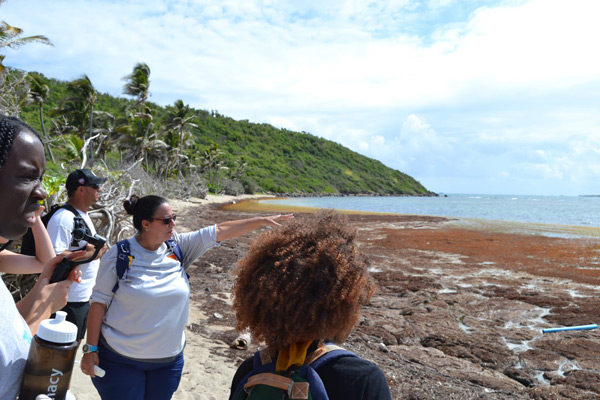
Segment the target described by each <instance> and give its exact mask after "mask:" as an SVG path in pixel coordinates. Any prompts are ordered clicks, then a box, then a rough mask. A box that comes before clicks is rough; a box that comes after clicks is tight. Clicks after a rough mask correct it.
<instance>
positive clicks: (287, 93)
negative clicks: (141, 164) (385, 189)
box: [0, 0, 600, 194]
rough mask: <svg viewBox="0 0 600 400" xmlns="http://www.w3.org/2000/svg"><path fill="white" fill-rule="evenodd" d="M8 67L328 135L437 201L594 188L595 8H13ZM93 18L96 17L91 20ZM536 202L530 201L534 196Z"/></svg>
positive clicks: (588, 4)
mask: <svg viewBox="0 0 600 400" xmlns="http://www.w3.org/2000/svg"><path fill="white" fill-rule="evenodd" d="M0 10H2V14H3V15H2V19H5V20H7V22H9V23H11V24H13V25H16V26H19V27H21V28H24V29H25V32H26V34H31V35H33V34H40V33H41V34H45V35H47V36H48V37H49V38H50V39H51V40H52V41H53V42H54V44H55V46H56V47H54V48H50V47H45V46H42V45H28V46H25V47H23V48H21V49H20V50H19V51H18V52H12V51H9V52H7V58H6V60H5V64H7V65H13V66H17V67H21V68H24V69H28V70H36V71H41V72H43V73H45V74H46V75H48V76H51V77H55V78H59V79H74V78H76V77H78V76H80V75H82V74H84V73H85V74H87V75H88V76H90V78H91V80H92V82H93V83H94V84H95V85H96V87H97V88H98V89H99V90H100V91H104V92H109V93H111V94H114V95H120V93H121V89H122V85H123V81H122V80H121V78H122V77H123V76H124V75H126V74H128V73H130V72H131V70H132V68H133V66H134V65H135V64H136V63H137V62H146V63H147V64H148V65H149V66H150V68H151V70H152V75H151V82H152V83H151V92H152V97H151V98H150V100H151V101H154V102H157V103H159V104H172V103H173V102H174V101H175V100H177V99H183V100H184V101H185V102H186V103H189V104H190V105H191V106H193V107H196V108H204V109H209V110H218V111H219V112H221V113H222V114H225V115H228V116H232V117H234V118H238V119H249V120H251V121H254V122H267V123H271V124H273V125H275V126H278V127H284V128H288V129H293V130H296V131H306V132H310V133H312V134H315V135H319V136H322V137H326V138H328V139H331V140H335V141H337V142H339V143H341V144H343V145H345V146H347V147H349V148H351V149H353V150H355V151H358V152H360V153H363V154H366V155H368V156H370V157H373V158H377V159H379V160H381V161H382V162H384V163H385V164H386V165H389V166H391V167H393V168H396V169H400V170H402V171H403V172H407V173H409V174H411V175H413V176H415V178H417V179H418V180H421V181H422V182H423V183H424V184H425V185H426V186H428V188H429V189H431V190H434V191H444V192H455V191H464V192H477V191H481V190H488V191H490V192H491V193H521V192H527V191H530V190H541V191H544V193H551V192H553V191H556V190H561V191H565V192H564V193H563V194H578V193H575V191H577V190H586V191H588V192H589V191H592V192H593V191H594V190H592V189H593V188H594V185H595V182H597V179H598V178H599V175H600V173H599V170H600V167H598V163H597V162H596V161H595V158H597V155H598V151H599V150H598V149H599V148H600V146H599V143H598V141H597V140H596V139H593V138H595V137H598V136H600V135H598V129H599V127H600V116H599V115H598V112H597V107H596V105H597V104H598V100H599V99H598V97H599V95H600V56H599V55H598V53H597V52H596V51H595V50H594V49H595V48H596V47H597V45H596V40H597V38H598V37H600V25H599V24H597V23H596V21H595V17H596V16H597V15H598V14H599V12H598V11H600V3H598V2H596V1H595V0H587V1H585V0H575V1H572V2H565V1H561V0H531V1H525V0H507V1H502V0H489V1H486V0H479V1H472V2H460V1H454V0H430V1H427V2H423V1H417V0H397V1H388V2H365V1H361V0H346V1H333V2H323V1H316V0H311V1H303V2H297V1H275V0H248V1H243V2H240V1H234V0H225V1H216V0H202V1H185V0H177V1H168V2H165V1H158V0H153V1H147V0H146V1H141V0H135V1H134V0H129V1H108V0H105V1H101V0H93V1H92V0H90V1H86V2H72V1H66V0H53V2H52V7H48V5H47V2H45V1H42V0H9V1H6V2H4V3H3V4H2V6H1V8H0ZM90 15H93V16H94V18H89V16H90ZM544 193H541V194H544Z"/></svg>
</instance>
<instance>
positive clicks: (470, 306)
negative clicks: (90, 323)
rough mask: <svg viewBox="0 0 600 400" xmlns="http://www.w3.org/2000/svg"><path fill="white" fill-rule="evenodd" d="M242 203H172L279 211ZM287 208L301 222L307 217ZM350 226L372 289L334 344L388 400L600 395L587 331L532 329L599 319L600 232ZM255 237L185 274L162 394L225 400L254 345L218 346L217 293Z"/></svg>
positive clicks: (228, 325) (78, 381)
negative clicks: (184, 296) (179, 338)
mask: <svg viewBox="0 0 600 400" xmlns="http://www.w3.org/2000/svg"><path fill="white" fill-rule="evenodd" d="M250 198H251V197H250ZM240 200H241V199H239V198H222V197H211V198H209V199H207V200H197V199H192V201H191V202H189V203H185V202H176V201H173V202H172V205H173V208H174V209H175V211H176V212H177V213H178V215H180V216H181V218H179V219H178V220H177V222H178V229H179V230H180V231H183V230H188V229H195V228H198V227H202V226H206V225H209V224H212V223H219V222H222V221H227V220H232V219H238V218H246V217H249V216H253V215H256V214H257V213H260V214H261V215H269V214H271V213H273V212H276V213H279V212H283V211H284V210H287V209H288V208H287V207H285V208H282V207H274V206H271V205H269V206H264V205H261V204H260V203H256V202H252V201H246V202H240ZM234 202H235V204H233V203H234ZM221 203H226V204H227V206H226V207H223V206H222V205H219V204H221ZM294 211H295V213H296V216H297V218H302V213H303V212H306V211H309V210H305V209H295V210H294ZM349 218H350V223H351V224H353V225H354V226H355V227H356V228H357V229H358V234H357V243H358V245H359V247H360V249H361V251H363V252H364V253H365V254H367V256H368V257H369V258H370V259H371V263H372V274H373V277H374V278H375V280H376V282H377V284H378V293H377V294H376V295H375V297H374V298H373V299H372V301H371V303H370V304H369V305H368V306H366V307H364V309H363V318H362V319H361V321H360V323H359V325H358V326H357V327H356V329H355V331H354V332H353V333H352V334H351V335H350V337H349V338H348V341H347V342H346V343H345V344H344V347H346V348H348V349H350V350H352V351H354V352H355V353H357V354H359V355H360V356H362V357H364V358H366V359H369V360H371V361H373V362H375V363H377V364H378V365H379V367H380V368H381V369H382V370H383V371H384V373H385V374H386V377H387V379H388V382H389V383H390V388H391V391H392V398H394V399H405V398H406V399H475V398H481V399H483V398H485V399H530V398H531V399H597V398H600V358H599V357H598V354H600V340H599V339H600V332H599V330H598V329H596V330H591V331H573V332H564V333H560V334H542V332H541V329H543V328H548V327H554V326H563V325H565V326H569V325H582V324H589V323H598V322H599V321H598V320H599V319H600V315H599V312H598V310H600V300H599V299H600V297H599V296H598V294H599V292H600V289H599V287H598V284H599V283H600V242H599V240H598V237H600V229H598V228H577V227H566V226H549V225H548V226H544V225H535V224H517V223H506V222H497V221H478V220H464V219H455V218H443V217H430V216H415V215H377V214H356V213H352V214H350V215H349ZM260 232H262V230H259V231H257V232H254V233H251V234H248V235H246V236H244V237H242V238H238V239H233V240H228V241H226V242H224V243H223V244H222V246H220V247H218V248H215V249H211V250H210V251H209V252H207V253H206V254H205V255H204V256H203V257H202V258H201V259H199V260H198V261H197V262H196V263H195V264H194V265H193V266H192V267H191V268H190V270H189V273H190V283H191V286H192V295H191V307H190V318H189V321H188V329H187V331H186V336H187V346H186V349H185V367H184V371H183V378H182V381H181V384H180V386H179V389H178V391H177V392H176V393H175V396H174V397H173V398H174V399H201V400H202V399H219V400H221V399H227V398H228V394H229V384H230V381H231V378H232V376H233V374H234V372H235V370H236V368H237V366H238V365H239V364H240V362H241V361H242V360H243V359H245V358H247V357H249V356H250V355H251V354H252V353H253V352H254V351H255V350H256V349H257V348H258V345H259V344H257V343H251V345H250V347H249V348H248V349H247V350H237V349H233V348H231V347H230V343H231V341H232V340H233V339H234V338H235V337H236V336H237V332H235V330H234V327H235V317H234V315H233V312H232V310H231V308H230V301H229V293H230V290H231V286H232V277H231V275H230V271H231V269H232V268H233V267H234V265H235V263H236V261H237V260H238V259H239V258H240V257H242V256H243V254H244V253H245V251H246V250H247V248H248V246H249V245H250V243H251V242H252V240H253V238H255V237H256V236H257V235H259V234H260ZM79 357H80V354H78V358H79ZM71 389H72V392H73V393H74V394H75V395H76V396H77V398H78V399H98V398H99V397H98V395H97V393H96V391H95V389H94V387H93V385H92V384H91V383H90V380H89V378H88V377H86V376H84V375H83V374H82V373H81V371H80V370H79V368H78V366H77V365H76V368H75V371H74V373H73V378H72V382H71Z"/></svg>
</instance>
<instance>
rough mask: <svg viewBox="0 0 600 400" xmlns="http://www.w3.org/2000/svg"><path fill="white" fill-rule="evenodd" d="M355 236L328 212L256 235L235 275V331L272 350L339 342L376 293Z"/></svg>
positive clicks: (344, 222)
mask: <svg viewBox="0 0 600 400" xmlns="http://www.w3.org/2000/svg"><path fill="white" fill-rule="evenodd" d="M355 235H356V230H355V229H353V228H351V227H350V226H349V223H348V219H347V218H346V217H345V216H342V215H341V214H338V213H336V212H334V211H332V210H329V211H322V212H318V213H316V214H314V215H309V216H305V217H302V218H295V219H294V220H293V221H290V222H289V223H286V224H285V225H283V226H281V227H278V228H277V229H274V230H272V231H269V232H266V233H264V234H263V235H261V236H260V237H259V238H258V239H257V240H256V241H255V242H254V243H253V244H252V246H251V247H250V250H249V251H248V254H247V255H246V256H245V257H244V259H242V260H240V261H239V263H238V265H237V267H236V269H235V270H234V274H235V275H237V277H236V281H235V284H234V287H233V290H232V294H233V309H234V310H235V312H236V317H237V329H238V330H244V329H246V328H249V329H250V331H251V333H252V336H253V337H255V338H256V339H257V341H264V342H265V343H266V344H267V345H268V346H270V347H271V348H273V349H276V350H280V349H283V348H285V347H286V346H289V345H290V344H292V343H299V342H306V341H314V340H324V339H330V340H333V341H334V342H338V343H341V342H343V341H345V340H346V338H347V337H348V335H349V334H350V332H351V330H352V328H353V326H354V324H355V323H356V322H357V321H358V317H359V313H360V308H361V306H362V305H363V304H366V303H367V302H368V301H369V299H370V298H371V296H372V295H373V293H374V292H375V285H374V283H373V280H372V278H371V277H370V275H369V273H368V266H369V263H368V260H367V259H366V257H365V256H363V255H362V254H361V253H360V252H359V251H358V249H357V248H356V246H355V245H354V237H355Z"/></svg>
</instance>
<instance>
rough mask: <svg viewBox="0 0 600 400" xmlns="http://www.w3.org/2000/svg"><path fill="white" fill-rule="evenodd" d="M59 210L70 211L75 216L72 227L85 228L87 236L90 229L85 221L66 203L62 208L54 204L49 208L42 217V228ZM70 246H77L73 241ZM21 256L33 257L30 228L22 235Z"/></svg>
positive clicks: (33, 244)
mask: <svg viewBox="0 0 600 400" xmlns="http://www.w3.org/2000/svg"><path fill="white" fill-rule="evenodd" d="M61 208H64V209H67V210H69V211H71V212H72V213H73V215H75V223H74V226H78V224H79V226H83V227H85V231H86V232H87V233H88V234H89V233H90V232H91V231H90V228H89V227H88V225H87V224H86V223H85V220H84V219H83V218H82V217H81V215H79V212H78V211H77V210H76V209H75V207H73V206H70V205H68V204H66V203H65V204H63V205H62V206H59V205H58V204H54V205H53V206H52V207H50V211H48V212H47V213H46V214H44V215H43V216H42V222H43V223H44V226H48V221H50V218H52V216H53V215H54V213H55V212H57V211H58V210H59V209H61ZM71 246H77V241H74V243H73V242H72V243H71ZM21 254H25V255H28V256H35V240H33V231H32V230H31V228H29V229H27V232H26V233H25V235H23V240H22V241H21Z"/></svg>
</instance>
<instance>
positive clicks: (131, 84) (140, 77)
mask: <svg viewBox="0 0 600 400" xmlns="http://www.w3.org/2000/svg"><path fill="white" fill-rule="evenodd" d="M123 80H125V81H127V82H126V83H125V85H124V86H123V94H126V95H129V96H134V97H135V98H136V99H135V105H134V106H135V107H137V106H138V105H140V104H141V105H142V106H143V105H144V103H146V100H148V96H150V67H148V65H147V64H146V63H137V64H136V65H135V67H133V72H132V73H131V74H129V75H126V76H124V77H123Z"/></svg>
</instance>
